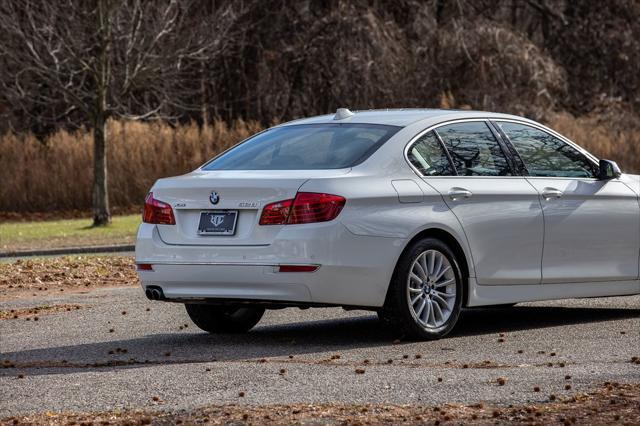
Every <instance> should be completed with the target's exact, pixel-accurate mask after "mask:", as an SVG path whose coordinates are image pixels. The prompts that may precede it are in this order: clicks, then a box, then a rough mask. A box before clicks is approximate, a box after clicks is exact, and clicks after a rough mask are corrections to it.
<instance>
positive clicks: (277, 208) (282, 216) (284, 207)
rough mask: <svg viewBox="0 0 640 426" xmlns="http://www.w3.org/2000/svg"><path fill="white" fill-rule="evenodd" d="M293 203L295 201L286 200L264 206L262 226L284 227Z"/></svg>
mask: <svg viewBox="0 0 640 426" xmlns="http://www.w3.org/2000/svg"><path fill="white" fill-rule="evenodd" d="M292 202H293V200H284V201H278V202H275V203H271V204H267V205H266V206H264V208H263V209H262V215H261V216H260V222H259V223H260V225H282V224H283V223H286V222H287V218H288V217H289V211H291V204H292Z"/></svg>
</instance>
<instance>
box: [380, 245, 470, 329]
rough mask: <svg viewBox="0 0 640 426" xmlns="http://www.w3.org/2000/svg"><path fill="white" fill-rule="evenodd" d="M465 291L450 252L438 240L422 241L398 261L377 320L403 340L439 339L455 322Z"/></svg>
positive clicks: (458, 269) (456, 261) (411, 246)
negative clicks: (397, 333) (425, 269)
mask: <svg viewBox="0 0 640 426" xmlns="http://www.w3.org/2000/svg"><path fill="white" fill-rule="evenodd" d="M416 263H417V264H418V266H416ZM425 266H426V268H427V271H424V267H425ZM421 271H422V272H421ZM464 290H465V286H464V276H463V274H462V272H461V269H460V266H459V264H458V259H457V258H456V255H455V254H454V253H453V251H452V250H451V249H450V248H449V246H448V245H447V244H445V243H444V242H442V241H441V240H439V239H436V238H423V239H421V240H418V241H416V242H414V243H412V244H411V245H410V246H409V247H407V249H406V250H405V251H404V253H403V255H402V256H401V258H400V260H399V261H398V264H397V266H396V269H395V271H394V274H393V277H392V279H391V283H390V285H389V290H388V293H387V300H386V301H385V305H384V307H383V309H381V310H379V311H378V317H379V318H380V320H381V321H382V322H383V323H384V324H386V325H388V326H390V327H392V330H394V331H397V332H399V333H400V334H401V337H403V338H407V339H412V340H434V339H439V338H441V337H444V336H445V335H447V334H448V333H449V332H450V331H451V330H452V329H453V327H454V326H455V324H456V322H457V321H458V317H459V316H460V311H461V309H462V301H463V299H464ZM412 302H413V303H412ZM436 305H437V306H436Z"/></svg>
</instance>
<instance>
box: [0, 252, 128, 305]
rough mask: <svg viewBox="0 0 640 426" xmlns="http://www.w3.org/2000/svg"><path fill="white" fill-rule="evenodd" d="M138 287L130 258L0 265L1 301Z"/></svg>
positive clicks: (78, 258) (75, 258)
mask: <svg viewBox="0 0 640 426" xmlns="http://www.w3.org/2000/svg"><path fill="white" fill-rule="evenodd" d="M135 285H138V276H137V274H136V272H135V269H134V262H133V258H131V257H124V256H104V257H100V256H66V257H58V258H42V259H29V260H16V261H14V262H10V263H0V300H7V299H13V298H23V297H34V296H50V295H52V294H61V293H64V292H83V291H88V290H92V289H95V288H101V287H123V286H135Z"/></svg>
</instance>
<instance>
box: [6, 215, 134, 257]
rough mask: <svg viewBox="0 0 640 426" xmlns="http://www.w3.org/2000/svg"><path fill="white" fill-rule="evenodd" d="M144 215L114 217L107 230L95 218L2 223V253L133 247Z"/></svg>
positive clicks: (106, 227)
mask: <svg viewBox="0 0 640 426" xmlns="http://www.w3.org/2000/svg"><path fill="white" fill-rule="evenodd" d="M140 220H141V218H140V215H139V214H135V215H128V216H114V217H113V220H112V223H111V224H110V225H108V226H105V227H100V228H92V227H91V219H90V218H86V219H67V220H51V221H42V222H6V223H0V252H9V251H15V250H35V249H47V248H59V247H75V246H99V245H108V244H133V242H134V241H135V234H136V229H137V227H138V224H139V223H140Z"/></svg>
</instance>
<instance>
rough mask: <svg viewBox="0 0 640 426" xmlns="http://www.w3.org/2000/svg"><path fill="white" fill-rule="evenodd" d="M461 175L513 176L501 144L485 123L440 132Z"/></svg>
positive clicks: (459, 124)
mask: <svg viewBox="0 0 640 426" xmlns="http://www.w3.org/2000/svg"><path fill="white" fill-rule="evenodd" d="M436 132H437V133H438V135H440V138H441V139H442V141H443V142H444V145H445V147H446V148H447V151H449V155H451V159H452V160H453V164H454V166H455V168H456V170H457V172H458V175H460V176H510V175H511V169H510V167H509V163H508V162H507V157H506V156H505V154H504V152H503V151H502V148H501V147H500V144H499V143H498V141H497V140H496V138H495V137H494V136H493V133H491V130H489V127H487V124H486V123H484V122H482V121H470V122H467V123H455V124H448V125H446V126H441V127H438V128H437V129H436Z"/></svg>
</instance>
